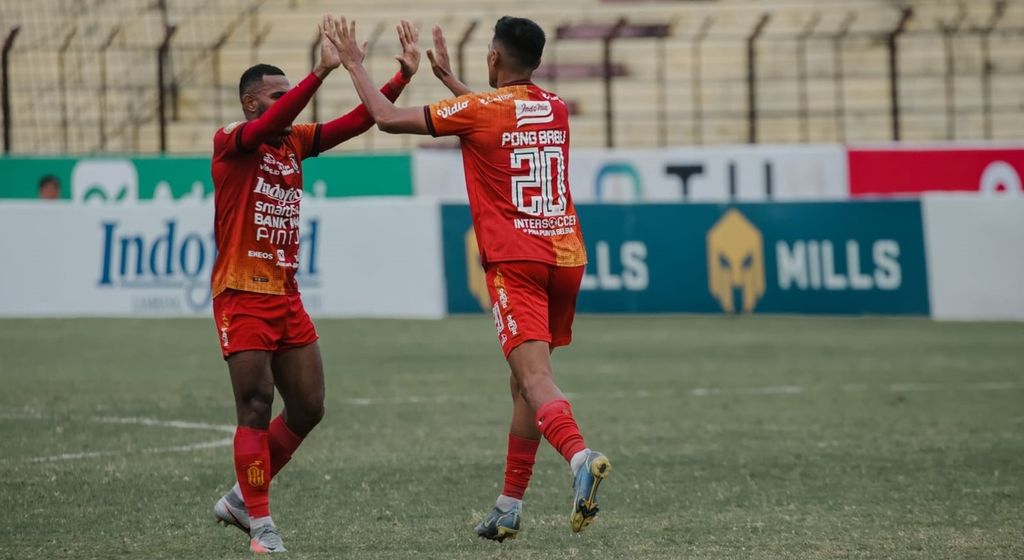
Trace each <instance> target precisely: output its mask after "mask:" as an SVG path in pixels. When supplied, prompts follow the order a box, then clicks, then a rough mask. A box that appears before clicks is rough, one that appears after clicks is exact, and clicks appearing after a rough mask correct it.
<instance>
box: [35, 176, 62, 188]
mask: <svg viewBox="0 0 1024 560" xmlns="http://www.w3.org/2000/svg"><path fill="white" fill-rule="evenodd" d="M47 183H53V184H54V185H57V188H60V179H58V178H57V176H56V175H43V176H42V177H40V178H39V190H43V187H45V186H46V184H47Z"/></svg>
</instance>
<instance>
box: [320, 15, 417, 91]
mask: <svg viewBox="0 0 1024 560" xmlns="http://www.w3.org/2000/svg"><path fill="white" fill-rule="evenodd" d="M332 22H333V26H332V27H333V33H330V34H327V37H328V39H329V40H330V42H331V43H332V44H333V45H334V47H335V49H336V50H337V52H338V56H339V59H340V62H341V65H342V66H344V67H345V69H346V70H351V69H352V68H354V67H355V66H358V65H360V64H362V62H363V59H365V58H366V42H365V41H364V42H363V43H362V45H360V44H359V41H358V39H357V38H356V22H355V21H351V22H350V21H348V19H347V18H345V17H340V18H338V19H334V18H332ZM395 30H396V31H397V32H398V42H399V43H400V44H401V45H402V54H400V55H398V56H396V57H395V60H397V61H398V64H399V66H400V67H401V70H402V76H403V77H404V78H405V79H406V80H408V79H409V78H411V77H412V76H413V75H414V74H415V73H416V71H417V70H419V68H420V47H419V45H418V42H419V39H420V34H419V31H417V30H416V28H415V27H413V26H412V24H411V23H409V22H408V21H405V20H402V22H401V23H399V24H398V25H397V26H395Z"/></svg>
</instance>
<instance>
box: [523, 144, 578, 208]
mask: <svg viewBox="0 0 1024 560" xmlns="http://www.w3.org/2000/svg"><path fill="white" fill-rule="evenodd" d="M511 164H512V169H522V168H523V167H524V166H525V167H526V171H527V173H526V175H518V176H515V177H512V203H513V204H515V205H516V208H518V209H519V211H520V212H522V213H524V214H529V215H531V216H564V215H565V210H566V201H565V156H564V155H563V153H562V148H560V147H556V146H547V147H544V148H520V149H518V150H514V151H513V152H512V161H511ZM538 187H539V188H540V194H539V195H537V194H533V195H531V194H528V193H527V191H526V189H536V188H538Z"/></svg>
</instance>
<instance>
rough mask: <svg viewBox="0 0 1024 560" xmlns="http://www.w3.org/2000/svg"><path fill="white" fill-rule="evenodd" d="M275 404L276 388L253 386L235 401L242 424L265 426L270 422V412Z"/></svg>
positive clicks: (239, 420)
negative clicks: (267, 388)
mask: <svg viewBox="0 0 1024 560" xmlns="http://www.w3.org/2000/svg"><path fill="white" fill-rule="evenodd" d="M273 405H274V388H273V385H271V386H270V389H269V390H266V389H265V388H262V387H257V388H253V389H252V390H249V391H246V392H244V393H242V394H240V395H238V398H237V399H236V401H235V407H236V408H237V411H238V423H239V425H242V426H251V427H265V426H267V425H268V424H269V423H270V414H271V411H272V408H273Z"/></svg>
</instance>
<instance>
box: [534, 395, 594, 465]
mask: <svg viewBox="0 0 1024 560" xmlns="http://www.w3.org/2000/svg"><path fill="white" fill-rule="evenodd" d="M537 427H538V428H540V432H541V433H542V434H544V439H546V440H548V443H550V444H551V447H554V448H555V450H557V451H558V452H559V453H561V455H562V457H565V460H566V461H571V460H572V456H573V455H575V454H576V453H578V452H580V451H583V450H584V449H586V448H587V446H586V445H585V444H584V443H583V436H581V435H580V428H579V426H577V425H576V419H575V418H573V417H572V407H571V406H569V401H565V400H556V401H551V402H549V403H547V404H545V405H543V406H541V407H540V408H538V409H537Z"/></svg>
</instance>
